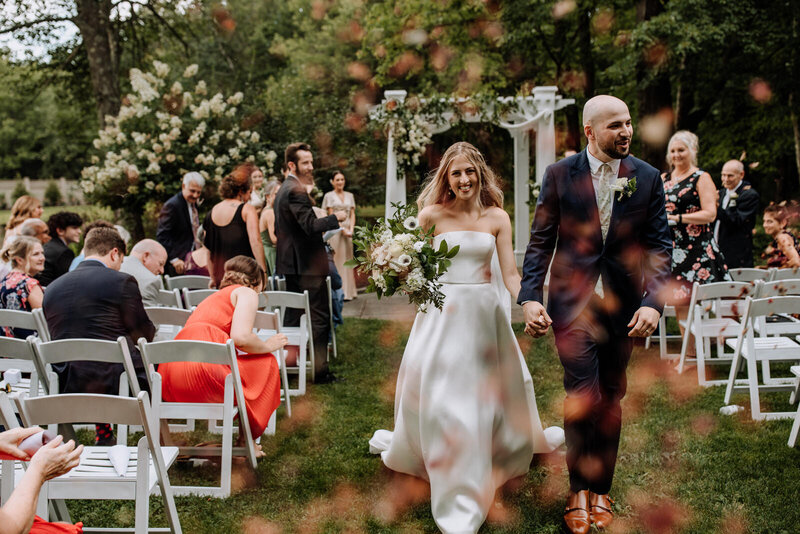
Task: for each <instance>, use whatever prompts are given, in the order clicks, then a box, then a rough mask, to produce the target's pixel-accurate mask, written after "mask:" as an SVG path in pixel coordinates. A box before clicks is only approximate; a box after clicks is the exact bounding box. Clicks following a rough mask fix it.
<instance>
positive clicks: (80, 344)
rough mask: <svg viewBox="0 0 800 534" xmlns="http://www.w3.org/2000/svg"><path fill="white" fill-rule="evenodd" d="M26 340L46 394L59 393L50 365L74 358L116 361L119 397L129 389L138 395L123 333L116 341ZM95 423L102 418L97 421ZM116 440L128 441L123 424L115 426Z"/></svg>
mask: <svg viewBox="0 0 800 534" xmlns="http://www.w3.org/2000/svg"><path fill="white" fill-rule="evenodd" d="M28 341H29V343H30V344H31V346H32V348H33V353H34V356H35V359H34V362H35V364H36V371H37V373H38V374H39V376H40V377H42V378H44V384H45V386H46V390H47V395H48V396H53V395H59V387H60V386H59V383H58V375H56V373H55V372H54V371H52V369H51V367H52V366H53V365H58V364H65V363H69V362H76V361H91V362H98V363H111V364H120V368H121V372H120V376H119V395H120V397H127V396H128V395H129V394H130V392H133V396H137V395H138V394H139V390H140V388H139V381H138V379H137V378H136V369H135V368H134V367H133V360H132V359H131V354H130V351H129V349H128V342H127V341H126V339H125V337H124V336H119V337H118V338H117V340H116V341H107V340H104V339H83V338H79V339H61V340H58V341H48V342H43V341H42V340H40V339H37V338H32V337H31V338H28ZM97 422H102V421H99V420H98V421H97ZM70 437H73V436H70ZM117 443H119V444H120V445H126V444H127V443H128V427H127V426H125V425H121V426H119V427H118V428H117Z"/></svg>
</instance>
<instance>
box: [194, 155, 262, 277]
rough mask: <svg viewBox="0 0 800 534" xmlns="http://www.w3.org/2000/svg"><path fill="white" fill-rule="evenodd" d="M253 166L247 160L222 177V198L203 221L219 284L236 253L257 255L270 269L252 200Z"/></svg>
mask: <svg viewBox="0 0 800 534" xmlns="http://www.w3.org/2000/svg"><path fill="white" fill-rule="evenodd" d="M253 168H254V165H253V164H252V163H244V164H242V165H239V166H238V167H236V168H235V169H234V170H233V172H231V173H230V174H229V175H228V176H226V177H225V178H223V179H222V183H221V184H220V186H219V195H220V196H221V197H222V201H221V202H219V203H218V204H217V205H216V206H214V207H213V208H212V209H211V212H210V213H209V214H208V215H207V216H206V219H205V221H204V222H203V228H205V230H206V238H205V246H206V247H208V250H209V254H210V261H209V262H208V272H209V273H210V274H211V279H212V283H213V284H214V286H215V287H217V286H219V283H220V281H221V280H222V275H223V274H224V272H225V262H226V261H228V260H229V259H231V258H233V257H234V256H248V257H250V258H255V260H256V262H258V265H259V267H261V268H262V269H265V270H266V263H265V261H264V248H263V246H262V245H261V236H260V235H259V232H258V213H257V212H256V209H255V208H254V207H253V205H252V204H250V203H248V201H249V200H250V194H251V193H252V192H253V183H252V181H251V180H250V175H251V174H252V172H253Z"/></svg>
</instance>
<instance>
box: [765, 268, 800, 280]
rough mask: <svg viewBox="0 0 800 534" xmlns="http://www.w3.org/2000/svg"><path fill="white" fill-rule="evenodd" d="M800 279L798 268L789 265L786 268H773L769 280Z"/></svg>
mask: <svg viewBox="0 0 800 534" xmlns="http://www.w3.org/2000/svg"><path fill="white" fill-rule="evenodd" d="M797 279H800V269H798V268H797V267H791V268H786V269H773V270H772V278H771V279H770V281H775V280H797Z"/></svg>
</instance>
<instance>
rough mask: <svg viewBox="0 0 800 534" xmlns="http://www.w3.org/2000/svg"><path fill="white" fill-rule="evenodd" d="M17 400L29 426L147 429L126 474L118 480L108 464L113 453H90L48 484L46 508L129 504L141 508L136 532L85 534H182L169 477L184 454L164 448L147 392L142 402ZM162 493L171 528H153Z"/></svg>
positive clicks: (84, 397)
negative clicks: (66, 502)
mask: <svg viewBox="0 0 800 534" xmlns="http://www.w3.org/2000/svg"><path fill="white" fill-rule="evenodd" d="M16 400H17V405H18V408H19V412H20V413H21V414H22V420H23V422H24V424H25V425H27V426H34V425H46V424H56V423H57V424H71V423H85V422H88V421H99V422H104V423H105V422H107V423H116V424H117V425H118V426H130V425H141V426H142V427H143V428H144V436H142V438H140V439H139V442H138V444H137V446H136V447H128V451H129V453H130V460H129V462H128V468H127V470H126V472H125V474H123V475H122V476H120V475H118V474H117V472H116V471H115V470H114V468H113V466H112V465H111V462H110V460H109V458H108V451H109V449H110V447H85V448H84V451H83V453H82V454H81V460H80V465H78V467H76V468H74V469H73V470H71V471H70V472H68V473H66V474H64V475H61V476H60V477H57V478H54V479H52V480H49V481H48V482H46V483H45V484H44V486H43V487H42V497H43V498H44V499H45V502H47V501H49V500H52V499H115V500H116V499H128V500H133V501H135V502H136V505H135V510H136V511H135V526H134V527H133V528H128V529H116V528H89V527H84V532H134V533H135V534H145V533H147V532H172V533H175V534H180V533H181V532H182V531H181V524H180V519H179V518H178V511H177V508H176V507H175V499H174V497H173V492H172V488H171V485H170V482H169V477H168V475H167V469H168V468H169V466H170V465H172V464H173V462H174V461H175V459H176V458H177V457H178V448H177V447H161V446H159V443H158V431H157V427H154V426H152V424H151V422H152V421H153V416H152V414H151V408H150V400H149V398H148V395H147V392H145V391H142V392H139V394H138V395H137V397H136V398H130V397H128V398H125V397H116V396H113V395H88V394H65V395H58V396H45V397H35V398H25V397H23V396H20V397H17V399H16ZM156 486H158V489H156ZM158 493H160V494H161V497H162V498H163V500H164V511H165V515H166V516H167V521H168V523H169V525H170V526H169V528H149V521H150V506H149V505H150V495H151V494H158ZM40 509H41V507H40ZM45 519H46V517H45Z"/></svg>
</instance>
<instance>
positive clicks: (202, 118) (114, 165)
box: [80, 61, 277, 218]
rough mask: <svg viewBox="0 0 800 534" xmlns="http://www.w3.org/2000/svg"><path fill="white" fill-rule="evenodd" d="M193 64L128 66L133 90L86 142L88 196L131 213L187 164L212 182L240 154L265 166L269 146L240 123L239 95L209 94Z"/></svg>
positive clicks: (173, 188)
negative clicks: (90, 151) (147, 68)
mask: <svg viewBox="0 0 800 534" xmlns="http://www.w3.org/2000/svg"><path fill="white" fill-rule="evenodd" d="M197 71H198V67H197V65H190V66H188V67H186V68H185V69H184V70H183V71H182V73H180V74H179V75H171V73H172V72H173V69H172V68H170V66H169V65H167V64H166V63H162V62H160V61H154V62H153V69H152V72H143V71H141V70H139V69H131V70H130V83H131V88H132V92H131V93H130V94H128V95H127V96H126V97H125V98H124V99H123V102H122V106H121V107H120V110H119V113H118V115H117V116H116V117H111V116H107V117H106V125H105V128H103V129H102V130H100V131H99V132H98V137H97V138H96V139H95V140H94V142H93V143H94V148H95V149H97V151H98V153H97V154H95V155H94V156H92V165H91V166H89V167H86V168H84V169H83V170H82V172H81V182H80V183H81V187H82V189H83V191H84V193H85V194H86V195H87V196H88V197H89V198H91V199H92V200H94V201H96V202H100V203H102V204H104V205H107V206H109V207H112V208H123V209H125V210H126V211H127V212H128V213H130V214H131V215H133V216H134V218H136V217H141V212H142V210H143V209H144V207H145V205H146V204H147V203H148V202H150V201H153V200H163V199H165V198H167V197H168V196H169V195H172V194H174V193H175V192H177V191H178V190H179V189H180V184H181V177H182V176H183V175H184V174H185V173H186V172H189V171H197V172H199V173H200V174H202V175H203V177H205V178H206V180H209V181H211V182H212V183H213V182H219V180H220V179H221V178H222V177H223V176H224V175H225V174H226V173H228V172H229V171H230V170H231V169H232V168H233V167H234V166H235V165H237V164H239V163H242V162H244V161H251V162H254V163H255V164H256V165H258V166H260V167H262V169H263V171H264V174H266V175H269V174H270V173H271V172H272V170H273V163H274V161H275V159H276V157H277V156H276V154H275V152H274V151H271V150H267V149H266V148H265V147H264V145H263V143H262V142H261V137H260V135H259V133H258V132H255V131H252V130H249V129H247V128H243V127H242V126H241V124H242V119H241V117H240V116H239V115H240V114H239V108H238V106H239V105H240V104H241V102H242V99H243V96H244V95H243V94H242V93H241V92H237V93H235V94H233V95H230V96H228V97H227V98H226V97H225V96H224V95H223V94H222V93H216V94H215V95H213V96H211V97H210V98H209V97H208V87H207V85H206V82H205V81H204V80H196V79H195V78H196V75H197Z"/></svg>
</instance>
